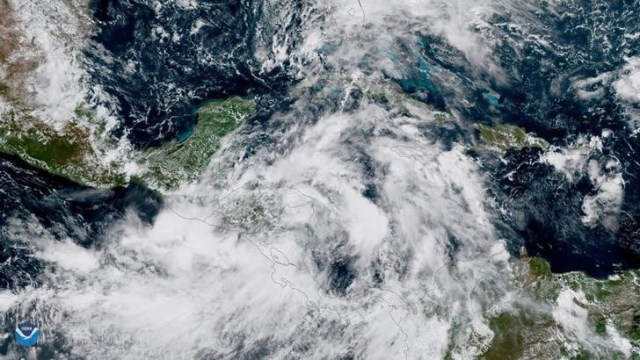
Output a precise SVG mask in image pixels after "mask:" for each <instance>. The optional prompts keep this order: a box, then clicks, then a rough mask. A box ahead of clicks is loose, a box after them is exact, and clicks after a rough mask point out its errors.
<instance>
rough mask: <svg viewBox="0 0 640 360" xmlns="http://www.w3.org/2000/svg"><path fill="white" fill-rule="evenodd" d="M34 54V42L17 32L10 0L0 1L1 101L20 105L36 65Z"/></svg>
mask: <svg viewBox="0 0 640 360" xmlns="http://www.w3.org/2000/svg"><path fill="white" fill-rule="evenodd" d="M36 53H37V49H36V46H35V45H34V43H33V41H32V40H30V39H26V37H25V35H24V34H23V33H22V32H21V31H20V28H19V24H18V22H17V21H16V19H15V17H14V13H13V9H12V8H11V4H10V3H9V0H0V98H2V99H3V100H5V101H9V102H12V103H14V105H17V104H16V103H23V101H20V99H21V98H22V97H23V96H25V95H27V89H26V86H25V85H26V80H27V78H28V76H29V75H30V74H31V73H32V72H33V71H34V70H36V69H37V67H38V65H39V63H38V57H37V55H36Z"/></svg>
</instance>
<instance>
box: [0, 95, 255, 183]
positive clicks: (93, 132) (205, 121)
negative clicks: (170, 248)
mask: <svg viewBox="0 0 640 360" xmlns="http://www.w3.org/2000/svg"><path fill="white" fill-rule="evenodd" d="M254 109H255V101H254V100H246V99H242V98H240V97H232V98H228V99H223V100H214V101H210V102H207V103H205V104H204V105H203V106H202V107H201V108H200V109H199V110H198V113H197V124H196V126H195V129H194V131H193V134H192V135H191V136H190V137H189V138H188V139H187V140H185V141H184V142H181V143H174V144H167V145H164V146H161V147H158V148H152V149H148V150H146V151H143V152H135V151H130V152H129V153H127V154H126V156H125V158H124V159H119V160H118V161H114V162H112V163H109V164H105V163H104V162H102V161H100V157H101V156H102V155H101V154H104V153H105V152H107V151H109V150H115V148H116V146H117V144H116V143H115V142H114V141H113V140H111V139H108V138H107V139H102V141H101V145H100V146H102V147H103V148H101V149H96V148H94V145H92V144H93V143H95V142H92V141H91V139H92V137H93V136H98V134H99V133H102V132H103V131H104V127H103V126H102V125H100V124H97V123H96V121H95V120H94V119H93V118H92V116H93V115H92V112H91V111H90V110H88V109H86V108H83V107H78V108H77V109H76V111H75V119H73V120H72V121H69V122H68V123H67V124H66V125H65V127H64V128H63V129H60V130H55V129H53V128H52V127H51V126H49V125H48V124H46V123H43V122H42V121H39V120H37V119H36V118H34V117H33V116H31V115H29V113H28V111H26V110H25V111H17V110H11V111H8V112H5V113H3V114H0V117H1V121H0V152H1V153H4V154H9V155H14V156H18V157H20V158H21V159H22V160H23V161H25V162H26V163H28V164H30V165H32V166H34V167H36V168H39V169H42V170H45V171H47V172H49V173H51V174H54V175H58V176H62V177H65V178H68V179H70V180H73V181H75V182H78V183H80V184H83V185H88V186H93V187H114V186H119V185H123V184H124V183H125V182H126V181H127V180H128V179H127V178H126V175H125V174H124V169H123V166H124V164H125V162H126V161H134V162H136V163H138V164H141V165H142V166H143V168H144V169H145V170H144V171H143V173H142V175H141V176H139V177H137V178H135V179H133V180H136V181H142V182H143V183H145V184H146V185H148V186H150V187H152V188H156V189H159V190H170V189H173V188H175V187H177V186H178V185H179V184H182V183H183V182H185V181H187V182H188V181H193V180H194V179H196V178H197V176H198V174H200V172H201V171H203V170H204V168H205V167H206V166H207V164H208V162H209V159H210V158H211V156H212V155H213V154H214V153H215V152H216V150H218V148H219V146H220V140H221V139H222V137H224V136H225V135H227V134H228V133H229V132H231V131H233V130H234V129H236V128H237V127H238V125H240V124H241V123H242V122H243V121H244V120H246V119H247V118H248V117H249V116H250V115H251V114H252V113H253V111H254ZM82 124H86V125H82Z"/></svg>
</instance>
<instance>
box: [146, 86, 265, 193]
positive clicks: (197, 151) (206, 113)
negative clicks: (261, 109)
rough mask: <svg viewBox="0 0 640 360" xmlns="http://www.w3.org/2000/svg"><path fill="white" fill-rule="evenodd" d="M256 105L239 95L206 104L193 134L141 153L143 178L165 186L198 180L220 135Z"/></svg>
mask: <svg viewBox="0 0 640 360" xmlns="http://www.w3.org/2000/svg"><path fill="white" fill-rule="evenodd" d="M254 109H255V102H254V101H253V100H244V99H242V98H239V97H233V98H229V99H225V100H214V101H210V102H208V103H206V104H204V105H203V106H202V107H201V108H200V109H199V110H198V122H197V124H196V128H195V130H194V132H193V134H192V135H191V137H189V138H188V139H187V140H185V141H184V142H182V143H177V144H169V145H165V146H162V147H159V148H156V149H151V150H148V151H147V152H145V153H143V154H142V155H141V158H142V161H141V162H144V163H146V167H147V171H146V172H145V173H144V174H143V175H142V179H143V180H145V182H148V183H150V184H151V185H156V186H157V187H160V188H163V189H172V188H175V187H176V186H178V185H179V184H181V183H183V182H185V181H187V182H190V181H193V180H195V179H196V177H197V175H198V174H200V172H201V171H202V170H204V169H205V167H206V166H207V164H209V161H210V159H211V156H212V155H213V154H214V153H215V152H216V151H217V150H218V148H219V147H220V141H221V139H222V138H223V137H224V136H225V135H227V134H228V133H230V132H231V131H233V130H235V129H236V128H237V127H238V126H239V125H240V124H241V123H242V122H243V121H245V120H246V119H247V118H248V117H249V116H250V115H251V114H252V113H253V111H254Z"/></svg>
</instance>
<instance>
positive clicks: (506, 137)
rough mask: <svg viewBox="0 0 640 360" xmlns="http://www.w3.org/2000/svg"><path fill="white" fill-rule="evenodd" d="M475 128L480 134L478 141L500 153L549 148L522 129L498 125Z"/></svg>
mask: <svg viewBox="0 0 640 360" xmlns="http://www.w3.org/2000/svg"><path fill="white" fill-rule="evenodd" d="M475 128H476V129H477V130H478V132H479V133H480V139H481V140H482V141H483V142H484V143H485V144H487V145H489V146H490V147H493V148H496V149H498V150H500V151H506V150H508V149H523V148H526V147H537V148H541V149H546V148H547V147H549V143H548V142H547V141H545V140H544V139H540V138H537V137H535V136H533V135H531V134H528V133H527V132H526V131H525V130H524V129H522V128H520V127H517V126H514V125H509V124H498V125H495V126H487V125H483V124H476V125H475Z"/></svg>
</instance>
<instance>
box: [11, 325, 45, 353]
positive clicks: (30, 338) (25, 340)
mask: <svg viewBox="0 0 640 360" xmlns="http://www.w3.org/2000/svg"><path fill="white" fill-rule="evenodd" d="M39 338H40V330H39V329H38V328H37V327H36V326H35V325H33V324H32V323H30V322H24V323H22V324H20V325H18V327H17V328H16V341H17V342H18V344H20V345H21V346H24V347H29V346H33V345H35V344H36V343H37V342H38V339H39Z"/></svg>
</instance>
